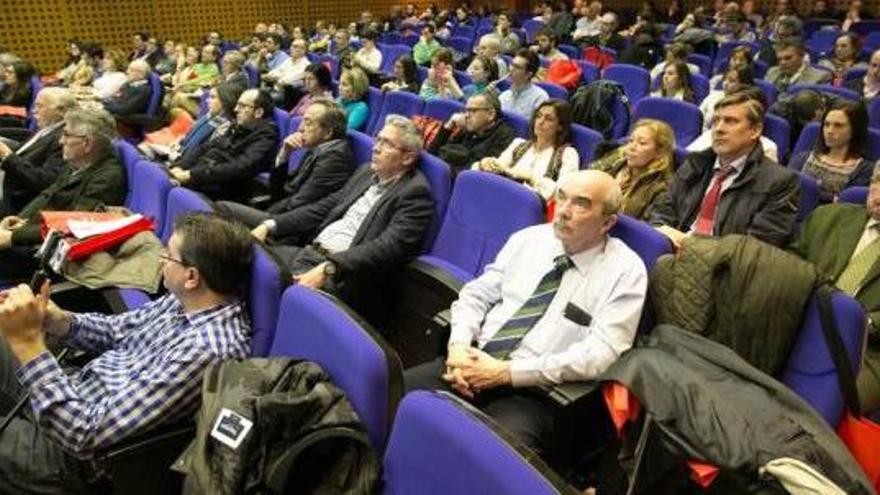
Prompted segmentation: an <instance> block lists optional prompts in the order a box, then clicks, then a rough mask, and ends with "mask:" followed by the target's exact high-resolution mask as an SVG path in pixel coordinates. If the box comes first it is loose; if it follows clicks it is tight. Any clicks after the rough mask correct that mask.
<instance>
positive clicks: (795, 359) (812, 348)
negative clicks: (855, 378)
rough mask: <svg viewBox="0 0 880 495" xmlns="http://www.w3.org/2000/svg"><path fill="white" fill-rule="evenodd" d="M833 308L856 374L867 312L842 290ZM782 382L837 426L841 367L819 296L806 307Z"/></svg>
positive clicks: (833, 299)
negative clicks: (825, 328) (824, 324)
mask: <svg viewBox="0 0 880 495" xmlns="http://www.w3.org/2000/svg"><path fill="white" fill-rule="evenodd" d="M831 306H832V307H833V308H834V318H835V320H836V321H837V329H838V331H839V332H840V337H841V339H842V340H843V343H844V347H845V348H846V353H847V356H848V357H849V362H850V363H852V365H853V372H854V373H858V369H859V365H860V363H861V355H862V344H863V342H864V339H865V310H864V309H863V308H862V305H861V304H859V302H858V301H856V300H855V299H853V298H851V297H849V296H848V295H846V294H844V293H843V292H840V291H835V292H834V294H833V295H832V297H831ZM781 380H782V382H783V383H785V384H786V385H787V386H788V387H789V388H791V389H792V390H794V391H795V393H797V394H798V395H800V396H801V397H802V398H803V399H804V400H806V401H807V402H808V403H809V404H810V405H811V406H813V408H814V409H816V411H818V412H819V414H821V415H822V417H824V418H825V420H826V421H828V424H829V425H831V427H832V428H835V427H837V424H838V423H839V422H840V418H841V416H842V415H843V407H844V402H843V395H842V393H841V391H840V385H839V384H838V381H837V367H836V366H835V365H834V360H833V359H832V357H831V353H830V352H829V350H828V346H827V344H826V342H825V335H824V334H823V331H822V320H821V318H820V317H819V304H818V300H817V298H816V296H815V295H814V296H813V298H812V299H811V300H810V303H809V305H808V306H807V308H806V312H805V313H804V319H803V324H802V325H801V329H800V332H799V333H798V336H797V340H796V341H795V343H794V347H793V348H792V351H791V354H790V355H789V357H788V361H787V363H786V365H785V369H784V370H783V372H782V376H781Z"/></svg>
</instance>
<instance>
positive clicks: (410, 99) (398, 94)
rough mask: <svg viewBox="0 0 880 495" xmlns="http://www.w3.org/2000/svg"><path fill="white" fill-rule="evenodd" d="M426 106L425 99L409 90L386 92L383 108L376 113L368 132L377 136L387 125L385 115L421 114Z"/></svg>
mask: <svg viewBox="0 0 880 495" xmlns="http://www.w3.org/2000/svg"><path fill="white" fill-rule="evenodd" d="M424 106H425V100H423V99H422V98H421V97H420V96H419V95H417V94H413V93H410V92H409V91H390V92H388V93H386V94H385V99H384V100H383V101H382V108H381V110H379V113H378V115H376V120H375V121H374V122H373V128H372V129H369V132H368V133H367V134H369V135H371V136H375V135H376V134H378V133H379V131H381V130H382V127H383V126H384V125H385V117H387V116H388V115H391V114H397V115H403V116H404V117H412V116H414V115H421V114H422V109H423V108H424Z"/></svg>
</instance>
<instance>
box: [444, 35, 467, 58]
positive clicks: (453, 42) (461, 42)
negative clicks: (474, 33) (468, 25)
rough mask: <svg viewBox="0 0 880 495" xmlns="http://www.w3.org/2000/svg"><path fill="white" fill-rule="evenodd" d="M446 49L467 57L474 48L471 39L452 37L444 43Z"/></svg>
mask: <svg viewBox="0 0 880 495" xmlns="http://www.w3.org/2000/svg"><path fill="white" fill-rule="evenodd" d="M444 44H445V45H446V47H447V48H451V49H453V50H455V51H457V52H459V53H463V54H465V55H469V54H470V53H471V50H472V49H473V47H474V41H473V38H466V37H463V36H453V37H451V38H449V39H448V40H446V43H444Z"/></svg>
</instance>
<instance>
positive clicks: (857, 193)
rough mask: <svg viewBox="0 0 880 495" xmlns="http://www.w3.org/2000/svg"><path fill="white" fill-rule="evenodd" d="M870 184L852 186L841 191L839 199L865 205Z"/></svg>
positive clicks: (841, 201) (843, 201)
mask: <svg viewBox="0 0 880 495" xmlns="http://www.w3.org/2000/svg"><path fill="white" fill-rule="evenodd" d="M868 189H869V188H868V186H852V187H847V188H846V189H844V190H843V191H840V195H839V196H838V197H837V201H838V202H840V203H853V204H857V205H862V206H864V205H865V203H866V202H867V201H868Z"/></svg>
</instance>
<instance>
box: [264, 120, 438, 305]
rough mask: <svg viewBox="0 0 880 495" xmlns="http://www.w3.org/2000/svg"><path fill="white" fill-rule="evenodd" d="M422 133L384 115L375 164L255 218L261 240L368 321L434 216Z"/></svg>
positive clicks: (302, 280)
mask: <svg viewBox="0 0 880 495" xmlns="http://www.w3.org/2000/svg"><path fill="white" fill-rule="evenodd" d="M421 147H422V135H421V133H420V132H419V129H418V128H417V127H416V126H415V125H414V124H413V123H412V122H410V121H409V120H408V119H406V118H404V117H401V116H399V115H389V116H388V118H387V119H386V121H385V125H384V127H383V128H382V130H381V131H379V134H378V136H377V138H376V144H375V147H374V148H373V158H372V163H371V164H370V166H368V167H360V168H359V169H358V170H357V171H356V172H355V173H354V175H353V176H352V178H351V179H349V181H348V182H347V183H346V184H345V186H344V187H343V188H342V189H340V190H338V191H336V192H335V193H333V194H330V195H327V196H325V197H324V198H322V199H321V200H319V201H315V202H312V203H311V204H307V205H304V206H301V207H299V208H296V209H294V210H292V211H289V212H287V213H286V214H284V215H282V216H279V217H277V218H275V222H274V225H273V224H271V223H269V224H267V223H263V224H260V225H259V226H258V227H256V228H255V229H254V230H253V231H252V234H253V235H254V236H255V237H256V238H258V239H260V240H265V239H266V238H267V237H270V238H271V240H272V245H271V248H272V249H273V250H274V251H275V252H276V253H277V254H278V255H279V257H280V258H281V259H282V260H284V262H285V264H286V265H287V266H288V267H289V268H290V269H291V272H293V273H294V274H295V275H294V280H295V281H296V282H297V283H299V284H302V285H304V286H306V287H310V288H313V289H323V290H328V291H331V292H336V293H337V294H339V295H340V296H342V298H343V299H344V300H345V301H346V302H348V303H349V304H350V305H351V306H352V307H354V309H355V310H356V311H359V312H360V313H361V314H362V315H364V316H366V317H367V319H368V320H370V321H377V319H381V318H382V316H384V315H383V313H384V312H385V311H386V310H387V309H388V308H389V304H388V301H390V300H393V299H389V294H390V293H391V292H390V291H391V290H392V289H393V287H392V286H391V281H392V279H393V278H394V274H395V273H396V272H397V271H398V270H399V269H400V268H401V267H402V266H403V265H404V264H405V263H406V262H408V261H409V260H410V259H411V258H412V257H413V256H415V255H416V254H418V252H419V250H420V249H421V246H422V242H423V241H424V237H425V234H426V233H427V231H428V228H429V227H430V226H431V223H432V221H433V219H434V200H433V199H432V197H431V190H430V187H429V185H428V181H427V179H426V178H425V176H424V174H422V172H421V171H420V170H419V169H418V167H417V164H418V160H419V150H420V149H421Z"/></svg>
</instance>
